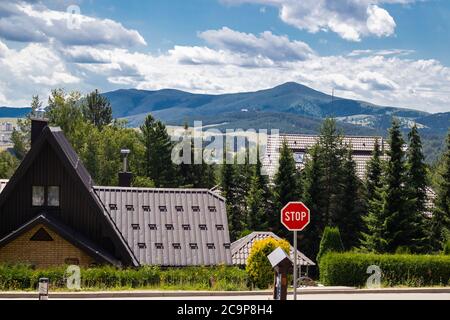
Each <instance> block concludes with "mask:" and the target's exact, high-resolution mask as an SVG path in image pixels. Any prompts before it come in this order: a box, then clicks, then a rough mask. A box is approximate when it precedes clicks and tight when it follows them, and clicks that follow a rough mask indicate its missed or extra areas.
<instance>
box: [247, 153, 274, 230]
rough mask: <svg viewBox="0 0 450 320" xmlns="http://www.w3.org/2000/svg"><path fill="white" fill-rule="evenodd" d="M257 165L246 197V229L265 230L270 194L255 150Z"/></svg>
mask: <svg viewBox="0 0 450 320" xmlns="http://www.w3.org/2000/svg"><path fill="white" fill-rule="evenodd" d="M257 150H258V151H257V163H256V165H255V166H254V170H253V175H252V176H251V182H250V191H249V194H248V196H247V210H248V226H247V227H248V229H249V230H251V231H262V230H267V228H268V226H269V216H270V213H271V211H272V210H271V209H272V203H271V193H270V190H269V186H268V185H269V181H268V179H267V176H264V175H263V174H262V163H261V159H260V157H259V148H258V149H257Z"/></svg>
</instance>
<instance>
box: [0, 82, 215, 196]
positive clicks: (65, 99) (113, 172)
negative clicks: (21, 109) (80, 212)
mask: <svg viewBox="0 0 450 320" xmlns="http://www.w3.org/2000/svg"><path fill="white" fill-rule="evenodd" d="M42 105H43V102H42V101H41V100H40V99H39V97H38V96H35V97H33V98H32V103H31V107H32V111H31V113H30V114H29V115H28V116H27V117H26V119H23V120H19V121H18V128H17V130H14V132H13V133H12V142H13V144H14V148H13V152H12V153H10V152H2V153H1V154H0V177H1V178H4V179H9V178H10V177H11V175H12V174H13V173H14V171H15V169H16V168H17V166H18V165H19V163H20V161H21V160H22V159H23V158H24V157H25V155H26V153H27V152H28V150H29V149H30V140H31V139H30V138H31V118H32V117H33V116H35V112H36V110H37V109H39V108H40V107H41V106H42ZM45 116H46V118H48V120H49V125H50V126H55V127H60V128H61V129H62V130H63V131H64V134H65V136H66V137H67V139H68V140H69V142H70V143H71V145H72V146H73V148H74V149H75V151H76V152H77V153H78V155H79V156H80V158H81V160H82V162H83V164H84V165H85V166H86V168H87V170H88V171H89V173H90V174H91V176H92V178H93V180H94V181H95V183H96V184H97V185H105V186H114V185H117V184H118V172H119V171H120V170H121V169H122V158H121V157H122V156H121V154H120V150H121V149H129V150H130V151H131V154H130V156H129V159H128V160H129V161H128V163H129V166H130V168H129V169H130V171H131V172H133V174H134V179H133V186H135V187H195V188H212V187H214V186H215V185H216V183H217V182H216V177H215V176H216V174H215V170H217V169H216V168H215V167H214V166H213V165H207V164H201V165H196V164H186V165H184V164H182V165H178V166H177V165H174V164H173V163H172V161H171V153H172V148H173V146H174V142H173V141H171V137H170V136H169V134H168V132H167V129H166V126H165V125H164V124H163V123H162V122H161V121H158V120H155V119H154V118H153V117H152V116H151V115H150V114H149V115H148V116H147V118H146V119H145V122H144V124H143V125H142V126H141V128H140V130H137V129H133V128H128V127H127V126H126V121H124V120H118V119H113V115H112V108H111V105H110V102H109V101H108V99H106V98H105V97H104V96H102V95H101V94H100V93H99V92H98V91H97V90H96V91H93V92H92V93H90V94H88V95H86V96H85V97H82V96H81V95H80V93H78V92H70V93H67V92H65V91H64V90H62V89H56V90H53V91H52V93H51V95H50V97H49V99H48V103H47V108H46V113H45ZM192 152H193V151H192Z"/></svg>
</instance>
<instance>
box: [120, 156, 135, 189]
mask: <svg viewBox="0 0 450 320" xmlns="http://www.w3.org/2000/svg"><path fill="white" fill-rule="evenodd" d="M130 153H131V151H130V150H129V149H122V150H120V154H121V155H122V156H123V172H119V186H120V187H124V188H129V187H131V182H132V180H133V174H132V173H131V172H128V155H129V154H130Z"/></svg>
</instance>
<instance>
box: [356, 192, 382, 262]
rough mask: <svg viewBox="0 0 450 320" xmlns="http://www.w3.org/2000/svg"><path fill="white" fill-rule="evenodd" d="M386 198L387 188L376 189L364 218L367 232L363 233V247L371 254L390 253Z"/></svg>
mask: <svg viewBox="0 0 450 320" xmlns="http://www.w3.org/2000/svg"><path fill="white" fill-rule="evenodd" d="M386 197H387V193H386V187H385V186H380V187H376V188H375V189H374V191H373V194H372V197H371V198H370V199H369V200H368V203H367V206H368V209H367V210H368V211H367V214H366V215H365V216H364V217H363V221H364V224H365V229H366V230H365V231H364V232H362V233H361V245H362V247H363V248H364V249H366V250H367V251H369V252H375V253H384V252H387V251H388V241H387V231H386V215H385V214H386V212H385V208H384V204H385V199H386Z"/></svg>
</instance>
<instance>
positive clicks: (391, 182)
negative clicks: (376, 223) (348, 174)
mask: <svg viewBox="0 0 450 320" xmlns="http://www.w3.org/2000/svg"><path fill="white" fill-rule="evenodd" d="M404 145H405V141H404V140H403V137H402V133H401V130H400V122H399V121H398V120H397V119H394V120H393V122H392V128H391V129H390V130H389V150H388V156H389V160H388V163H387V166H386V173H385V177H386V196H385V197H384V199H383V201H384V203H383V210H384V211H385V212H384V215H385V217H386V220H385V224H386V241H387V250H388V251H389V252H395V250H397V248H398V247H408V246H409V245H411V240H412V239H411V231H412V228H414V225H413V224H412V223H411V222H412V221H411V219H410V215H409V212H408V207H409V203H408V201H407V198H406V196H407V194H406V190H405V183H406V168H405V152H404V150H403V148H404Z"/></svg>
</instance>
